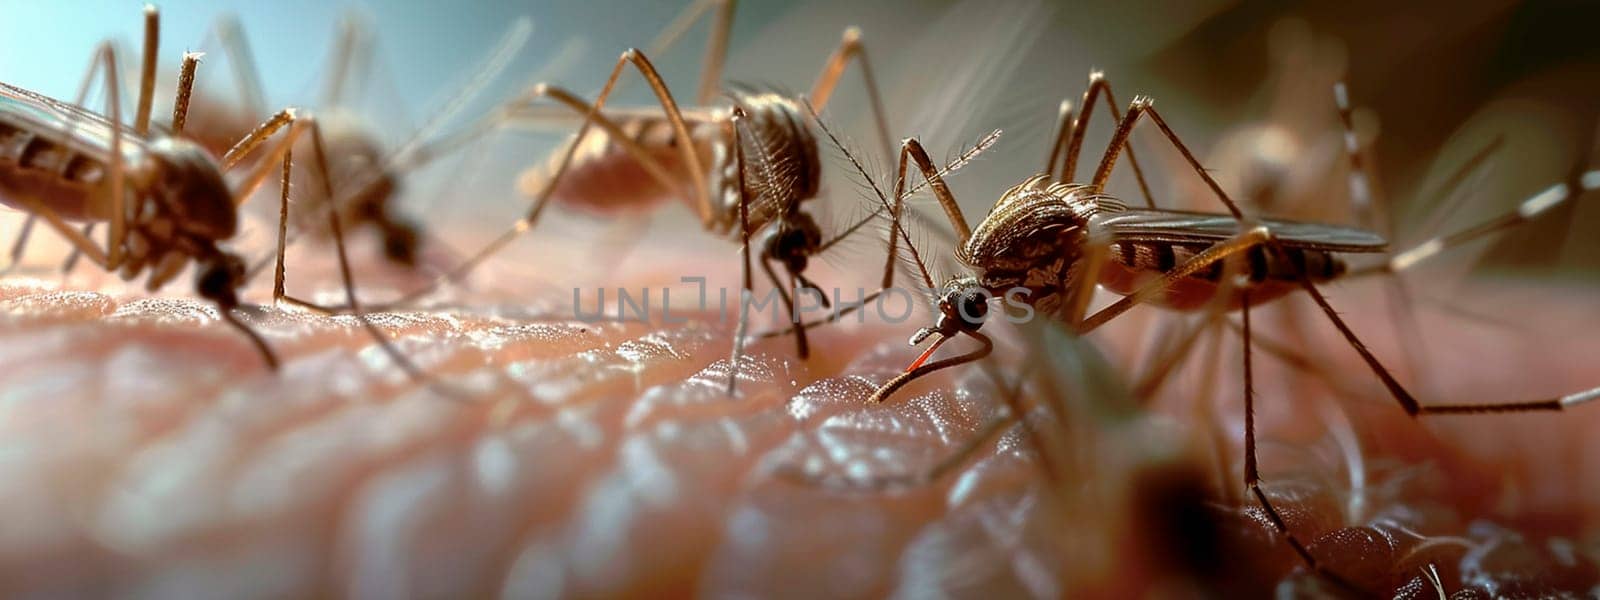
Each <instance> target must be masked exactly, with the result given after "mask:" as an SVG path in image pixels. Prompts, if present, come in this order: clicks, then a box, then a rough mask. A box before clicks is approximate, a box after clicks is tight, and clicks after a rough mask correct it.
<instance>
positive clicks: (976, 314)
mask: <svg viewBox="0 0 1600 600" xmlns="http://www.w3.org/2000/svg"><path fill="white" fill-rule="evenodd" d="M992 298H994V294H993V293H992V292H990V291H989V288H986V287H984V286H983V285H982V284H980V283H978V280H977V279H975V278H972V277H960V278H956V279H952V280H950V282H949V283H946V284H945V286H944V292H943V293H942V294H940V296H939V304H938V308H939V319H938V320H937V321H935V322H934V325H933V327H924V328H922V329H919V330H917V333H916V334H915V335H912V336H911V344H912V345H916V344H920V343H922V342H923V340H926V339H928V337H929V336H937V337H935V338H934V340H933V343H932V344H930V345H929V346H928V349H927V350H923V351H922V354H921V355H919V356H917V359H916V360H915V361H912V363H911V365H910V366H907V367H906V370H905V371H903V372H901V373H900V374H899V375H897V376H895V377H894V379H890V380H889V381H887V382H885V383H884V384H883V385H882V386H879V387H878V389H877V390H875V391H873V392H872V396H871V398H870V400H871V401H873V402H882V401H884V400H886V399H888V398H889V396H891V395H893V394H894V392H895V391H896V390H899V389H900V388H902V387H905V385H906V384H909V383H911V382H912V381H915V380H916V379H918V378H921V377H923V376H926V375H928V374H930V373H933V372H934V371H939V370H942V369H948V368H950V367H954V366H958V365H963V364H966V363H970V362H972V361H975V360H979V359H981V358H983V357H985V356H988V355H989V353H990V352H991V351H993V350H994V343H993V342H992V341H990V340H989V336H987V335H984V334H983V333H980V332H979V331H978V329H979V328H981V327H983V322H984V320H985V319H986V318H987V317H988V316H989V300H990V299H992ZM957 334H965V335H966V336H967V337H970V338H972V339H973V340H976V341H977V342H978V343H979V344H981V346H980V347H979V348H978V349H976V350H972V351H969V352H967V353H965V354H961V355H958V356H953V357H950V358H945V359H941V360H937V361H934V362H931V363H930V362H928V359H929V358H931V357H933V353H934V352H936V351H938V350H939V347H940V346H943V345H944V343H945V342H948V341H950V340H952V339H955V336H956V335H957Z"/></svg>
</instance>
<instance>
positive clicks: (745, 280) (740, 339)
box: [728, 105, 805, 396]
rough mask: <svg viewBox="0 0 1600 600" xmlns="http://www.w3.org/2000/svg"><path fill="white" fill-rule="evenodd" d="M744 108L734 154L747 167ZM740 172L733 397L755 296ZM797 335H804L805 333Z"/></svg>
mask: <svg viewBox="0 0 1600 600" xmlns="http://www.w3.org/2000/svg"><path fill="white" fill-rule="evenodd" d="M746 116H747V115H745V112H744V109H743V108H740V107H739V106H738V105H735V106H734V108H733V151H734V153H735V159H736V162H735V164H740V165H742V164H744V144H743V142H742V141H741V139H740V138H741V136H742V135H743V134H742V133H741V131H740V130H741V129H743V128H744V119H745V117H746ZM737 171H738V172H739V268H740V271H739V325H738V326H737V327H736V328H735V329H734V332H733V348H732V349H731V350H730V351H729V356H728V395H729V396H732V395H734V392H735V391H736V390H735V387H736V386H737V385H738V383H739V359H740V356H741V355H743V354H744V332H745V327H747V326H749V324H750V300H751V296H753V295H754V292H753V291H752V290H753V288H752V286H751V281H750V279H751V276H750V199H749V198H747V197H745V193H744V190H745V189H746V188H745V187H744V169H737ZM798 335H801V336H803V335H805V334H803V333H801V334H798Z"/></svg>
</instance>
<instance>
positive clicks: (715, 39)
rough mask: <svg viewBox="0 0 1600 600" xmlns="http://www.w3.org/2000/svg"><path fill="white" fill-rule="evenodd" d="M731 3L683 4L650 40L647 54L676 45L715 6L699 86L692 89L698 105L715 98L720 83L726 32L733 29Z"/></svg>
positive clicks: (719, 0)
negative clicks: (695, 89) (684, 5)
mask: <svg viewBox="0 0 1600 600" xmlns="http://www.w3.org/2000/svg"><path fill="white" fill-rule="evenodd" d="M735 4H736V1H735V0H695V1H694V2H692V3H690V4H689V6H687V7H684V9H683V10H682V11H680V12H679V13H678V16H677V17H674V18H673V19H672V22H671V23H668V24H667V26H666V27H663V28H661V33H659V34H657V35H656V39H654V40H651V42H650V55H651V56H661V55H662V54H665V53H666V52H667V50H669V49H671V48H672V47H673V46H674V45H676V44H677V43H678V40H679V39H681V38H682V37H683V35H684V34H685V33H688V32H689V28H690V27H694V24H695V23H696V22H698V21H699V20H700V18H701V17H703V16H705V14H706V12H707V11H709V10H712V9H713V8H715V9H716V16H715V20H713V21H712V23H711V36H710V38H709V39H708V40H706V53H705V58H704V59H702V62H701V69H700V87H699V88H698V89H697V91H696V94H697V95H696V97H697V98H698V99H699V103H700V104H709V103H711V102H712V101H713V100H715V99H716V97H717V88H718V87H720V86H721V84H722V66H723V64H724V63H725V62H726V61H727V57H728V34H729V32H730V31H731V30H732V29H733V13H734V8H735Z"/></svg>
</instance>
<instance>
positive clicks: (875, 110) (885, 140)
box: [811, 27, 894, 160]
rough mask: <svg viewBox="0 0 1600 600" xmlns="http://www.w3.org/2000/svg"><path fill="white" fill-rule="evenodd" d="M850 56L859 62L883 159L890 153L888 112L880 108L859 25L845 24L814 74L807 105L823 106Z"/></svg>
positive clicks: (891, 149) (847, 64) (880, 101)
mask: <svg viewBox="0 0 1600 600" xmlns="http://www.w3.org/2000/svg"><path fill="white" fill-rule="evenodd" d="M852 58H853V59H855V60H856V62H858V63H860V64H861V79H862V80H863V82H864V83H865V85H866V88H867V101H868V102H869V103H871V105H872V106H871V108H872V120H873V123H874V124H875V126H876V128H877V134H878V144H879V148H880V150H881V151H882V152H883V157H884V159H885V160H888V159H889V157H892V156H894V143H893V142H891V141H890V138H889V121H888V119H887V117H886V115H887V114H888V113H886V112H885V111H884V110H883V96H882V95H881V94H879V93H878V78H877V76H876V75H873V73H872V62H871V61H868V60H867V48H866V45H865V44H863V43H862V42H861V29H860V28H857V27H848V28H845V30H844V35H843V38H842V39H841V40H840V41H839V47H838V48H835V49H834V51H833V54H832V55H830V56H829V57H828V62H827V63H826V64H825V66H824V67H823V68H822V74H821V75H818V76H817V82H816V84H814V85H812V86H811V106H812V107H813V109H814V110H816V111H818V112H820V111H822V110H823V109H825V108H827V106H828V100H829V99H831V98H832V97H833V90H834V88H835V87H837V86H838V85H839V78H840V77H842V76H843V75H844V70H845V68H846V67H848V66H849V64H850V59H852Z"/></svg>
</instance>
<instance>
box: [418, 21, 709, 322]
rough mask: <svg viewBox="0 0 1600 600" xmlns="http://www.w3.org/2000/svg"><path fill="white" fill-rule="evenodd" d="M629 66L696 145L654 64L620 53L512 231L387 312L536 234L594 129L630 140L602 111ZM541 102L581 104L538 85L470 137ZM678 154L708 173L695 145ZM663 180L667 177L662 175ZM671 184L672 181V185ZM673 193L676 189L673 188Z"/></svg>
mask: <svg viewBox="0 0 1600 600" xmlns="http://www.w3.org/2000/svg"><path fill="white" fill-rule="evenodd" d="M630 64H631V65H633V66H634V68H635V70H637V71H638V72H639V73H640V75H641V76H642V77H644V79H645V81H646V82H647V83H649V84H650V88H651V89H652V90H653V91H654V92H655V94H656V100H657V102H658V103H659V104H660V106H661V108H662V111H663V112H665V113H666V115H667V121H668V122H670V123H671V124H672V128H673V133H674V134H675V135H677V136H678V139H680V140H689V139H693V138H692V136H690V135H689V128H688V125H687V123H686V122H685V121H684V118H683V113H682V112H681V111H680V110H679V109H678V104H677V102H676V101H674V100H673V99H672V92H671V91H670V90H668V89H667V85H666V82H664V81H662V79H661V75H660V74H659V73H657V72H656V69H655V66H654V65H652V64H651V63H650V59H648V58H646V57H645V55H644V53H642V52H640V51H639V50H637V49H632V48H630V49H628V50H627V51H625V52H623V53H622V56H621V57H619V58H618V59H617V63H616V66H615V67H614V68H612V70H611V75H610V77H608V78H607V79H606V84H605V86H604V87H602V88H601V89H600V93H599V94H598V95H597V96H595V101H594V103H593V104H589V105H582V102H581V101H579V102H578V104H579V105H582V108H581V109H577V107H574V108H575V109H577V110H580V111H581V112H583V113H584V119H583V124H582V125H581V126H579V127H578V133H577V135H576V137H574V138H573V140H572V141H571V142H570V143H568V144H567V146H566V149H565V151H563V152H562V154H561V160H560V161H559V162H558V163H557V165H556V170H555V172H554V173H553V174H552V175H551V176H550V179H549V180H547V181H545V182H544V184H545V185H544V187H543V188H542V189H540V190H539V193H538V194H537V195H536V196H534V198H533V201H532V202H531V203H530V204H529V207H528V212H527V214H525V215H524V216H523V217H522V218H520V219H518V220H517V221H516V222H515V223H513V224H512V226H511V228H509V229H507V230H506V231H505V232H503V233H501V234H500V235H499V236H498V237H496V238H495V239H494V240H492V241H490V242H489V243H488V244H486V245H485V246H483V247H482V248H481V249H479V250H478V251H477V252H476V253H474V254H472V255H471V256H469V257H467V259H466V260H464V261H462V263H461V264H460V265H458V266H457V267H456V268H454V269H451V270H449V271H448V272H446V273H445V274H444V275H441V276H440V277H438V278H437V279H435V280H434V281H432V282H430V283H429V284H428V285H426V286H424V287H423V288H422V289H420V290H417V291H414V292H411V293H409V294H406V295H405V296H404V297H402V298H401V299H400V300H398V301H396V302H392V303H389V304H388V305H386V306H401V305H406V304H409V303H411V302H414V301H416V300H417V299H419V298H421V297H422V296H425V295H427V294H429V293H431V292H432V291H433V290H436V289H438V288H439V286H441V285H444V284H446V283H448V282H451V281H456V280H459V279H461V278H463V277H466V276H467V274H468V273H470V272H471V271H472V270H473V269H475V268H477V266H478V265H480V264H481V263H483V262H484V261H485V260H488V258H489V257H490V256H492V255H493V254H494V253H496V252H499V251H500V250H501V249H503V248H505V246H506V245H508V244H510V243H511V242H512V241H514V240H515V239H517V238H518V237H520V236H521V235H522V234H523V233H526V232H527V231H528V230H529V229H532V228H533V225H534V224H535V223H536V222H537V221H538V219H539V215H540V214H541V213H542V212H543V211H544V207H545V206H546V205H547V203H548V201H549V199H550V195H551V194H552V193H553V192H554V191H555V189H556V186H557V184H558V183H559V182H560V181H561V177H562V176H563V175H565V174H566V172H567V169H568V168H569V167H570V166H571V164H572V159H573V156H575V155H576V153H577V149H578V147H579V146H580V145H581V144H582V143H583V140H584V138H585V137H586V136H587V135H588V134H589V131H590V130H591V127H592V126H594V125H599V126H600V127H601V128H602V129H604V130H606V131H607V132H608V135H611V136H612V137H611V138H610V139H611V140H612V141H618V142H620V141H621V140H624V139H626V138H627V136H625V135H620V132H621V129H620V128H618V127H617V126H616V124H615V123H613V122H611V121H610V119H608V118H606V117H605V115H604V113H603V112H602V110H603V109H604V107H605V103H606V100H607V99H608V98H609V96H610V95H611V92H612V91H613V90H614V89H615V88H616V86H617V82H618V81H619V79H620V78H621V77H622V73H623V70H624V69H625V68H626V67H627V66H628V65H630ZM541 97H551V98H554V99H556V100H557V101H558V102H561V103H562V104H564V105H568V106H572V104H570V103H568V102H566V101H564V100H578V99H577V97H576V96H575V95H573V94H571V93H568V92H565V91H564V90H559V89H558V88H554V87H551V86H548V85H545V84H537V85H534V86H533V87H532V88H531V89H530V90H529V91H528V92H526V93H524V94H522V95H521V96H519V97H517V98H515V99H513V100H512V101H511V102H509V103H508V104H507V105H506V107H505V110H503V111H502V112H501V114H497V115H492V116H490V117H489V118H488V119H486V120H485V121H484V122H483V123H480V124H479V125H478V127H476V128H473V130H471V131H470V132H469V133H468V134H467V135H479V134H481V133H482V132H483V131H487V130H492V129H494V128H496V127H498V126H499V125H501V124H503V123H504V122H505V121H506V120H507V119H508V118H509V117H508V116H507V115H509V114H510V113H511V112H512V111H514V110H515V109H516V107H518V106H523V105H527V104H529V103H531V102H532V101H533V100H535V99H537V98H541ZM621 145H622V146H623V148H625V149H627V151H628V152H629V153H630V154H631V155H633V157H634V158H635V159H638V160H640V164H641V165H647V164H649V165H653V164H655V162H654V161H653V160H650V159H648V157H647V156H646V154H645V153H644V152H643V150H642V149H640V148H638V147H637V146H629V145H628V144H626V143H623V144H621ZM679 149H680V151H681V153H682V155H683V159H684V164H685V165H687V170H688V172H690V173H704V172H705V169H704V168H703V167H702V166H701V163H700V157H699V155H698V154H696V153H695V151H694V148H693V147H692V145H691V144H679ZM652 168H654V169H655V170H656V171H659V172H661V173H663V174H664V173H665V171H664V170H663V169H662V168H661V167H660V166H659V165H657V166H655V167H649V166H647V167H646V170H647V171H650V170H651V169H652ZM652 176H656V175H655V173H654V172H652ZM662 177H664V175H663V176H662ZM689 180H690V184H691V185H692V186H693V187H694V196H693V197H692V198H691V202H690V204H691V205H692V206H695V207H697V209H698V211H699V215H700V217H701V220H702V221H709V220H710V219H711V210H712V208H711V196H710V190H709V187H708V185H709V184H708V183H707V182H706V180H705V178H704V177H690V178H689ZM668 181H670V179H669V180H668ZM669 187H672V186H670V185H669Z"/></svg>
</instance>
